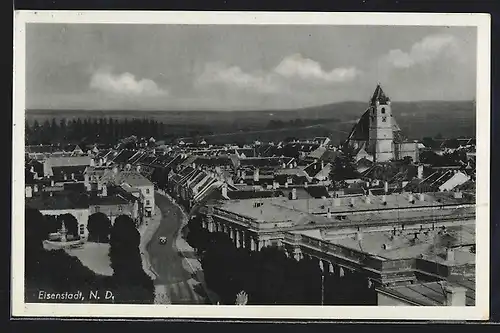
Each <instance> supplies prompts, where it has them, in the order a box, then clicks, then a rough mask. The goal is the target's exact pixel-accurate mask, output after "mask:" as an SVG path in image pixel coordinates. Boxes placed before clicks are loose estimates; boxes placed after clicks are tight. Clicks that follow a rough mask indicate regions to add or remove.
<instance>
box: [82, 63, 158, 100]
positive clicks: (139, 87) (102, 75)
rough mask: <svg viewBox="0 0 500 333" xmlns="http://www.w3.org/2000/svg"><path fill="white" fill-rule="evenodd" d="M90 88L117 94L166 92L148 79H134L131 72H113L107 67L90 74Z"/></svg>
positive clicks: (143, 94) (152, 94) (156, 94)
mask: <svg viewBox="0 0 500 333" xmlns="http://www.w3.org/2000/svg"><path fill="white" fill-rule="evenodd" d="M90 88H91V89H94V90H98V91H103V92H109V93H113V94H119V95H128V96H130V95H136V96H159V95H167V94H168V92H167V91H166V90H164V89H161V88H159V87H158V85H157V84H156V82H154V81H153V80H150V79H136V77H135V76H134V75H133V74H131V73H128V72H127V73H122V74H117V75H115V74H113V73H112V72H111V71H110V70H109V69H101V70H98V71H96V72H94V73H93V74H92V77H91V80H90Z"/></svg>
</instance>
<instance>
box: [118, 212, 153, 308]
mask: <svg viewBox="0 0 500 333" xmlns="http://www.w3.org/2000/svg"><path fill="white" fill-rule="evenodd" d="M139 244H140V234H139V232H138V231H137V229H136V228H135V222H134V221H133V220H132V219H131V218H130V217H128V216H127V215H120V216H118V217H117V218H116V219H115V223H114V225H113V227H112V228H111V233H110V248H109V258H110V260H111V268H112V269H113V278H112V288H113V289H114V291H115V295H117V296H118V299H119V302H125V303H152V302H153V300H154V284H153V281H152V280H151V278H150V277H149V276H147V275H146V273H144V270H143V268H142V259H141V255H140V252H139Z"/></svg>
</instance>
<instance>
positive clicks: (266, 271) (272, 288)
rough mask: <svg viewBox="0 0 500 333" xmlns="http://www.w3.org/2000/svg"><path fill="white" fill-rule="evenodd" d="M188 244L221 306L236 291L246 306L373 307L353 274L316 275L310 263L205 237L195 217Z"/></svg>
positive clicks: (371, 293) (222, 237)
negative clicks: (246, 303) (193, 249)
mask: <svg viewBox="0 0 500 333" xmlns="http://www.w3.org/2000/svg"><path fill="white" fill-rule="evenodd" d="M187 241H188V243H189V244H190V245H191V246H192V247H193V248H195V249H196V252H197V255H198V256H199V257H200V258H201V262H202V267H203V272H204V277H205V282H206V284H207V286H208V288H209V289H211V290H212V291H213V292H215V293H216V294H217V295H218V296H219V298H220V302H221V304H235V302H236V297H237V295H238V293H240V292H241V291H244V292H245V293H247V294H248V304H249V305H273V304H277V305H321V304H322V302H323V304H324V305H376V302H377V300H376V292H375V290H374V289H373V288H369V286H368V283H367V280H366V278H365V277H363V276H362V275H361V274H359V273H355V272H352V273H349V272H346V274H348V275H346V276H344V277H340V276H338V275H336V274H332V273H328V272H327V273H325V275H324V276H323V278H322V273H321V270H320V267H319V264H318V262H317V261H316V260H314V259H308V258H303V259H301V260H299V261H297V260H295V259H294V258H292V257H288V256H287V255H286V253H285V252H284V250H283V249H281V248H279V247H276V246H271V247H264V248H262V249H261V250H260V251H250V250H248V249H244V248H237V247H236V246H235V245H234V243H233V241H232V240H231V239H230V238H229V237H228V236H227V234H225V233H222V232H213V233H210V232H208V231H207V230H206V229H204V228H202V226H201V219H200V217H199V216H197V217H195V218H192V219H191V220H190V221H189V223H188V234H187Z"/></svg>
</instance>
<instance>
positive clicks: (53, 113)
mask: <svg viewBox="0 0 500 333" xmlns="http://www.w3.org/2000/svg"><path fill="white" fill-rule="evenodd" d="M367 106H368V103H364V102H341V103H334V104H327V105H321V106H314V107H307V108H301V109H293V110H254V111H246V110H245V111H236V110H235V111H201V110H191V111H176V110H169V111H162V110H154V111H149V110H148V111H140V110H104V111H100V110H97V111H96V110H35V109H30V110H27V111H26V119H27V121H28V122H29V123H32V122H33V121H34V120H37V121H38V122H39V123H40V124H41V123H43V122H44V121H45V120H47V119H49V120H51V119H53V118H55V119H56V120H57V121H58V120H60V119H63V118H66V119H74V118H103V117H106V118H116V119H123V118H129V119H130V118H152V119H155V120H158V121H161V122H163V123H164V124H165V125H166V126H167V128H168V127H172V126H176V127H177V126H189V125H196V127H200V126H202V127H203V126H206V127H210V128H211V129H212V130H213V132H214V133H226V132H234V131H235V130H258V129H263V128H265V127H266V126H267V125H268V124H269V122H270V121H271V120H280V121H283V122H289V121H292V120H295V119H303V120H313V119H324V120H325V126H324V127H326V128H329V129H331V130H332V131H340V132H348V131H349V130H350V128H351V127H352V126H353V124H354V122H355V121H356V120H357V119H358V118H359V117H360V116H361V115H362V114H363V112H364V111H365V110H366V108H367ZM392 110H393V115H394V117H395V118H396V119H397V122H398V124H399V125H400V127H401V129H402V130H403V132H404V133H405V134H406V135H407V136H408V137H411V138H422V137H424V136H436V135H437V134H439V133H440V134H441V135H442V136H444V137H457V136H475V128H476V112H475V107H474V103H473V102H472V101H422V102H393V103H392ZM328 119H331V120H332V121H331V122H330V121H328ZM322 134H324V133H322Z"/></svg>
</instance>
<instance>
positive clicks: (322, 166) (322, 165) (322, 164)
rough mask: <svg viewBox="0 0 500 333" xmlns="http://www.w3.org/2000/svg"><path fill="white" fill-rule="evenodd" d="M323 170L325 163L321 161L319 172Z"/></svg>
mask: <svg viewBox="0 0 500 333" xmlns="http://www.w3.org/2000/svg"><path fill="white" fill-rule="evenodd" d="M324 168H325V162H324V161H321V170H323V169H324Z"/></svg>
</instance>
